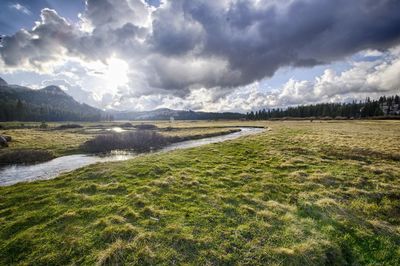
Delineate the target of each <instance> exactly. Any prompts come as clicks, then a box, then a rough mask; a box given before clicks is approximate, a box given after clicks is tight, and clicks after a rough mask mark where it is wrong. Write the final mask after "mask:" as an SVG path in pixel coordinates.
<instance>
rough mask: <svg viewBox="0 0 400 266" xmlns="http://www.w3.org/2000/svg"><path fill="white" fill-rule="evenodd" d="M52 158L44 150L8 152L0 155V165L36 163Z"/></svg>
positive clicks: (49, 153)
mask: <svg viewBox="0 0 400 266" xmlns="http://www.w3.org/2000/svg"><path fill="white" fill-rule="evenodd" d="M53 158H54V155H53V153H51V152H49V151H46V150H29V149H26V150H22V149H21V150H10V151H7V152H4V153H1V154H0V165H8V164H21V163H37V162H44V161H48V160H51V159H53Z"/></svg>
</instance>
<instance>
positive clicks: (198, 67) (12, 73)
mask: <svg viewBox="0 0 400 266" xmlns="http://www.w3.org/2000/svg"><path fill="white" fill-rule="evenodd" d="M399 11H400V1H398V0H379V1H376V0H352V1H347V0H335V1H332V0H287V1H279V0H173V1H171V0H161V1H159V0H117V1H116V0H114V1H112V0H86V1H81V0H24V1H22V0H17V1H14V0H2V1H1V2H0V35H1V42H0V77H2V78H3V79H5V80H6V81H7V82H8V83H9V84H17V85H22V86H28V87H31V88H33V89H40V88H43V87H45V86H48V85H58V86H60V88H62V89H63V90H65V91H66V92H67V93H69V94H70V95H71V96H73V97H74V98H75V99H76V100H78V101H80V102H85V103H88V104H90V105H93V106H96V107H99V108H102V109H117V110H132V111H133V110H135V111H143V110H152V109H157V108H171V109H180V110H188V109H190V110H197V111H235V112H247V111H250V110H258V109H261V108H285V107H287V106H293V105H302V104H314V103H319V102H347V101H352V100H363V99H365V97H367V96H369V97H372V98H376V97H379V96H381V95H394V94H396V93H397V94H399V93H400V91H399V89H400V13H399Z"/></svg>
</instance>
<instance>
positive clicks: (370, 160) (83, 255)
mask: <svg viewBox="0 0 400 266" xmlns="http://www.w3.org/2000/svg"><path fill="white" fill-rule="evenodd" d="M157 125H158V126H159V127H168V126H170V125H169V122H157ZM237 125H241V126H243V125H247V126H249V125H256V126H268V127H270V129H271V130H270V131H266V132H264V133H261V134H259V135H255V136H247V137H243V138H239V139H236V140H232V141H227V142H223V143H217V144H211V145H207V146H202V147H198V148H193V149H187V150H177V151H173V152H169V153H165V154H152V155H146V156H143V157H140V158H137V159H133V160H129V161H125V162H117V163H105V164H96V165H93V166H89V167H85V168H82V169H78V170H76V171H73V172H70V173H67V174H63V175H61V176H60V177H58V178H56V179H54V180H48V181H38V182H33V183H25V184H24V183H20V184H17V185H14V186H10V187H0V265H10V264H11V265H12V264H21V265H66V264H67V265H71V264H72V265H74V264H75V265H81V264H86V265H93V264H98V265H110V264H111V265H113V264H114V265H118V264H123V263H126V264H128V265H132V264H134V265H155V264H164V265H170V264H189V265H221V264H222V265H235V264H240V265H242V264H246V265H400V121H329V122H325V121H324V122H319V121H315V122H312V123H311V122H309V121H304V122H289V121H287V122H234V121H232V122H176V124H175V125H174V127H181V128H186V129H182V130H183V131H185V132H186V133H188V132H190V134H192V133H193V131H192V130H194V129H193V128H197V127H200V128H201V127H203V129H200V130H204V128H207V130H218V129H216V128H215V127H219V126H228V127H233V126H237ZM187 128H192V129H187ZM196 130H197V129H196ZM222 130H226V129H222ZM0 132H2V131H1V130H0ZM181 133H182V132H181ZM186 133H185V134H186ZM71 134H79V136H84V137H90V134H87V135H85V134H83V133H77V132H75V133H73V132H71ZM168 134H169V133H168ZM22 135H24V134H23V133H21V136H22ZM60 137H62V136H60ZM84 137H82V138H84ZM79 141H82V139H80V140H79ZM55 150H57V149H55Z"/></svg>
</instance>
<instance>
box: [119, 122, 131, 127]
mask: <svg viewBox="0 0 400 266" xmlns="http://www.w3.org/2000/svg"><path fill="white" fill-rule="evenodd" d="M120 127H133V125H132V124H131V123H129V122H127V123H123V124H121V125H120Z"/></svg>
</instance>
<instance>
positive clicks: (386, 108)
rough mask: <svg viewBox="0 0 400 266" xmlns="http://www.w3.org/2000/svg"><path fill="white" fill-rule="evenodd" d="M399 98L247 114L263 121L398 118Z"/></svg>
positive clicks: (248, 116)
mask: <svg viewBox="0 0 400 266" xmlns="http://www.w3.org/2000/svg"><path fill="white" fill-rule="evenodd" d="M399 115H400V97H399V96H398V95H396V96H391V97H386V96H383V97H380V98H379V99H378V100H371V99H370V98H367V99H366V100H365V101H361V102H357V101H353V102H352V103H320V104H315V105H300V106H296V107H289V108H287V109H280V108H278V109H268V110H267V109H262V110H259V111H256V112H249V113H247V114H246V118H247V119H249V120H265V119H274V118H284V117H289V118H290V117H295V118H322V117H325V118H367V117H374V116H399Z"/></svg>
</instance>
